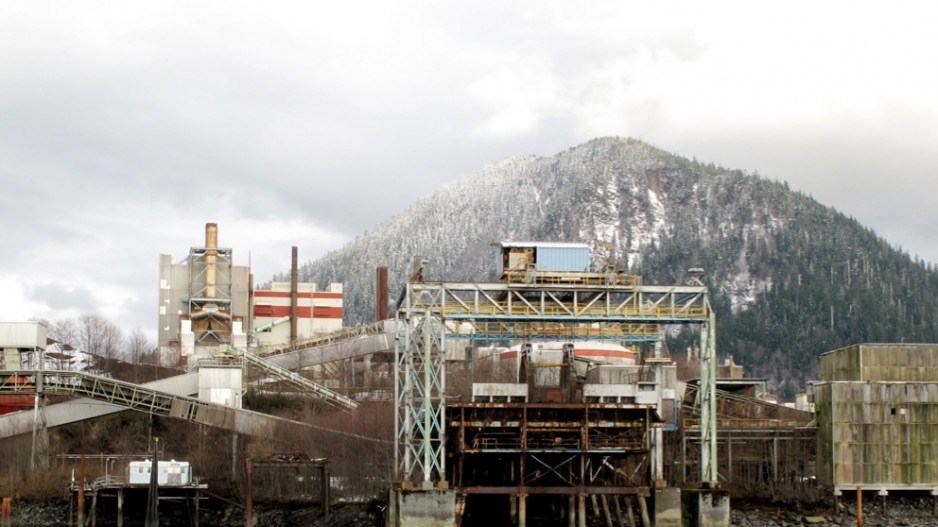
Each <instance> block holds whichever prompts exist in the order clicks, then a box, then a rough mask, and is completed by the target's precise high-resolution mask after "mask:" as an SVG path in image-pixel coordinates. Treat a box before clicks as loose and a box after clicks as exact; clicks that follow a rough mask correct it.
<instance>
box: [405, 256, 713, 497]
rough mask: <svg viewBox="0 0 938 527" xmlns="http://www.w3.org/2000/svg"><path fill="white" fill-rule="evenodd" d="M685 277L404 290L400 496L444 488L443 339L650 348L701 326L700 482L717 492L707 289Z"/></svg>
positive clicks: (594, 276)
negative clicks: (675, 330)
mask: <svg viewBox="0 0 938 527" xmlns="http://www.w3.org/2000/svg"><path fill="white" fill-rule="evenodd" d="M695 271H696V270H695ZM692 276H693V277H694V278H693V283H692V284H691V285H684V286H656V285H641V284H639V283H638V280H636V279H635V278H634V277H625V276H622V275H619V274H614V275H610V274H608V273H570V276H569V278H570V279H569V280H565V281H563V282H554V283H537V282H535V283H509V282H491V283H465V282H424V281H419V279H418V280H415V281H411V282H410V283H408V284H407V285H406V288H405V290H404V292H403V295H402V297H401V300H400V302H399V304H398V311H397V317H398V319H399V320H400V321H401V322H402V325H403V326H404V329H403V332H402V333H401V334H400V335H399V337H398V339H397V342H396V345H395V355H396V363H395V377H396V383H395V400H396V404H397V409H396V414H395V428H396V431H397V448H396V450H395V461H396V464H397V467H398V470H399V478H400V481H401V484H402V488H405V489H424V490H430V489H442V488H445V487H446V486H447V483H446V465H445V462H446V452H445V448H444V440H445V422H446V420H445V416H446V399H445V398H446V371H445V359H444V355H443V350H444V344H445V342H446V341H447V340H451V339H468V340H474V341H494V340H513V339H552V340H557V339H564V340H577V339H583V340H586V339H589V340H616V341H621V342H632V343H650V342H657V341H658V340H660V331H659V328H660V326H661V325H670V324H693V325H697V326H699V327H700V340H701V342H700V347H701V372H700V380H701V389H700V391H699V393H700V397H701V400H700V407H701V409H702V421H703V425H702V432H701V434H702V436H701V440H702V443H703V446H702V449H701V479H702V481H703V482H704V484H705V485H710V486H713V487H715V486H716V484H717V474H716V469H717V464H716V422H715V416H716V412H715V397H714V396H715V362H714V358H715V353H714V344H715V327H714V325H715V319H714V316H713V312H712V310H711V307H710V301H709V293H708V290H707V287H706V286H704V285H703V283H702V282H701V281H700V279H699V273H696V272H695V273H692ZM467 325H468V326H467ZM467 328H470V329H468V330H467Z"/></svg>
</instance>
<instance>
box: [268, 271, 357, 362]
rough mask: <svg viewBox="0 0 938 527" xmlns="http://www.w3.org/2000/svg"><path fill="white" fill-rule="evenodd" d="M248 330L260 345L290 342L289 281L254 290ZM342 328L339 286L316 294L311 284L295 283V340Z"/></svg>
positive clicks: (335, 285)
mask: <svg viewBox="0 0 938 527" xmlns="http://www.w3.org/2000/svg"><path fill="white" fill-rule="evenodd" d="M253 303H254V306H253V309H252V314H253V316H254V318H253V321H252V324H251V328H252V329H253V330H254V333H255V335H256V336H257V339H258V343H259V344H260V345H262V346H271V345H280V344H286V343H289V342H290V320H289V317H290V312H291V306H290V282H273V283H272V284H271V288H270V289H269V290H257V291H254V302H253ZM338 329H342V284H330V285H329V288H328V290H325V291H317V290H316V284H314V283H300V284H297V327H296V334H297V339H299V340H302V339H304V338H309V337H313V336H315V335H319V334H322V333H329V332H331V331H336V330H338Z"/></svg>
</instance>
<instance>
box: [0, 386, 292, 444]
mask: <svg viewBox="0 0 938 527" xmlns="http://www.w3.org/2000/svg"><path fill="white" fill-rule="evenodd" d="M38 386H41V389H42V393H44V394H47V395H69V396H76V397H88V398H90V399H95V400H98V401H104V402H107V403H110V404H115V405H118V406H123V407H124V408H128V409H130V410H137V411H140V412H147V413H149V414H152V415H158V416H165V417H172V418H175V419H182V420H184V421H189V422H192V423H199V424H204V425H208V426H213V427H216V428H222V429H226V430H231V431H235V432H238V433H243V434H249V435H256V436H264V437H268V438H271V439H276V438H280V437H282V434H283V432H284V430H281V429H279V428H280V426H281V425H286V426H297V427H300V428H302V429H305V428H308V427H309V425H307V424H305V423H301V422H298V421H291V420H289V419H282V418H279V417H274V416H271V415H267V414H263V413H259V412H252V411H249V410H242V409H238V408H232V407H229V406H224V405H220V404H214V403H209V402H205V401H201V400H199V399H196V398H194V397H185V396H182V395H174V394H171V393H167V392H162V391H159V390H154V389H151V388H147V387H144V386H141V385H137V384H133V383H129V382H123V381H117V380H114V379H108V378H105V377H99V376H97V375H90V374H87V373H80V372H73V371H55V370H44V371H15V372H14V371H10V372H6V371H5V372H2V374H0V394H7V393H13V394H16V393H30V394H33V393H35V392H36V390H37V387H38Z"/></svg>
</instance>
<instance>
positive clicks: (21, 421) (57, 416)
mask: <svg viewBox="0 0 938 527" xmlns="http://www.w3.org/2000/svg"><path fill="white" fill-rule="evenodd" d="M141 386H143V387H144V388H148V389H153V390H158V391H161V392H164V393H168V394H171V395H189V396H191V395H196V394H198V393H199V378H198V374H196V373H186V374H183V375H176V376H174V377H168V378H166V379H160V380H158V381H153V382H148V383H145V384H142V385H141ZM126 410H127V408H126V407H124V406H119V405H116V404H111V403H106V402H103V401H99V400H95V399H91V398H89V397H80V398H77V399H70V400H68V401H63V402H60V403H56V404H50V405H47V406H46V407H45V409H44V413H45V419H46V426H48V427H54V426H62V425H66V424H69V423H74V422H77V421H84V420H85V419H94V418H96V417H104V416H106V415H111V414H115V413H118V412H123V411H126ZM33 421H34V418H33V412H32V411H26V412H16V413H11V414H5V415H0V439H2V438H4V437H11V436H16V435H20V434H28V433H30V432H32V429H33Z"/></svg>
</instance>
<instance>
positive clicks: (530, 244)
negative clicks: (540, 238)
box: [498, 242, 589, 249]
mask: <svg viewBox="0 0 938 527" xmlns="http://www.w3.org/2000/svg"><path fill="white" fill-rule="evenodd" d="M498 245H500V246H502V247H549V248H554V249H574V248H575V249H580V248H586V249H589V244H586V243H576V242H499V244H498Z"/></svg>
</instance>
